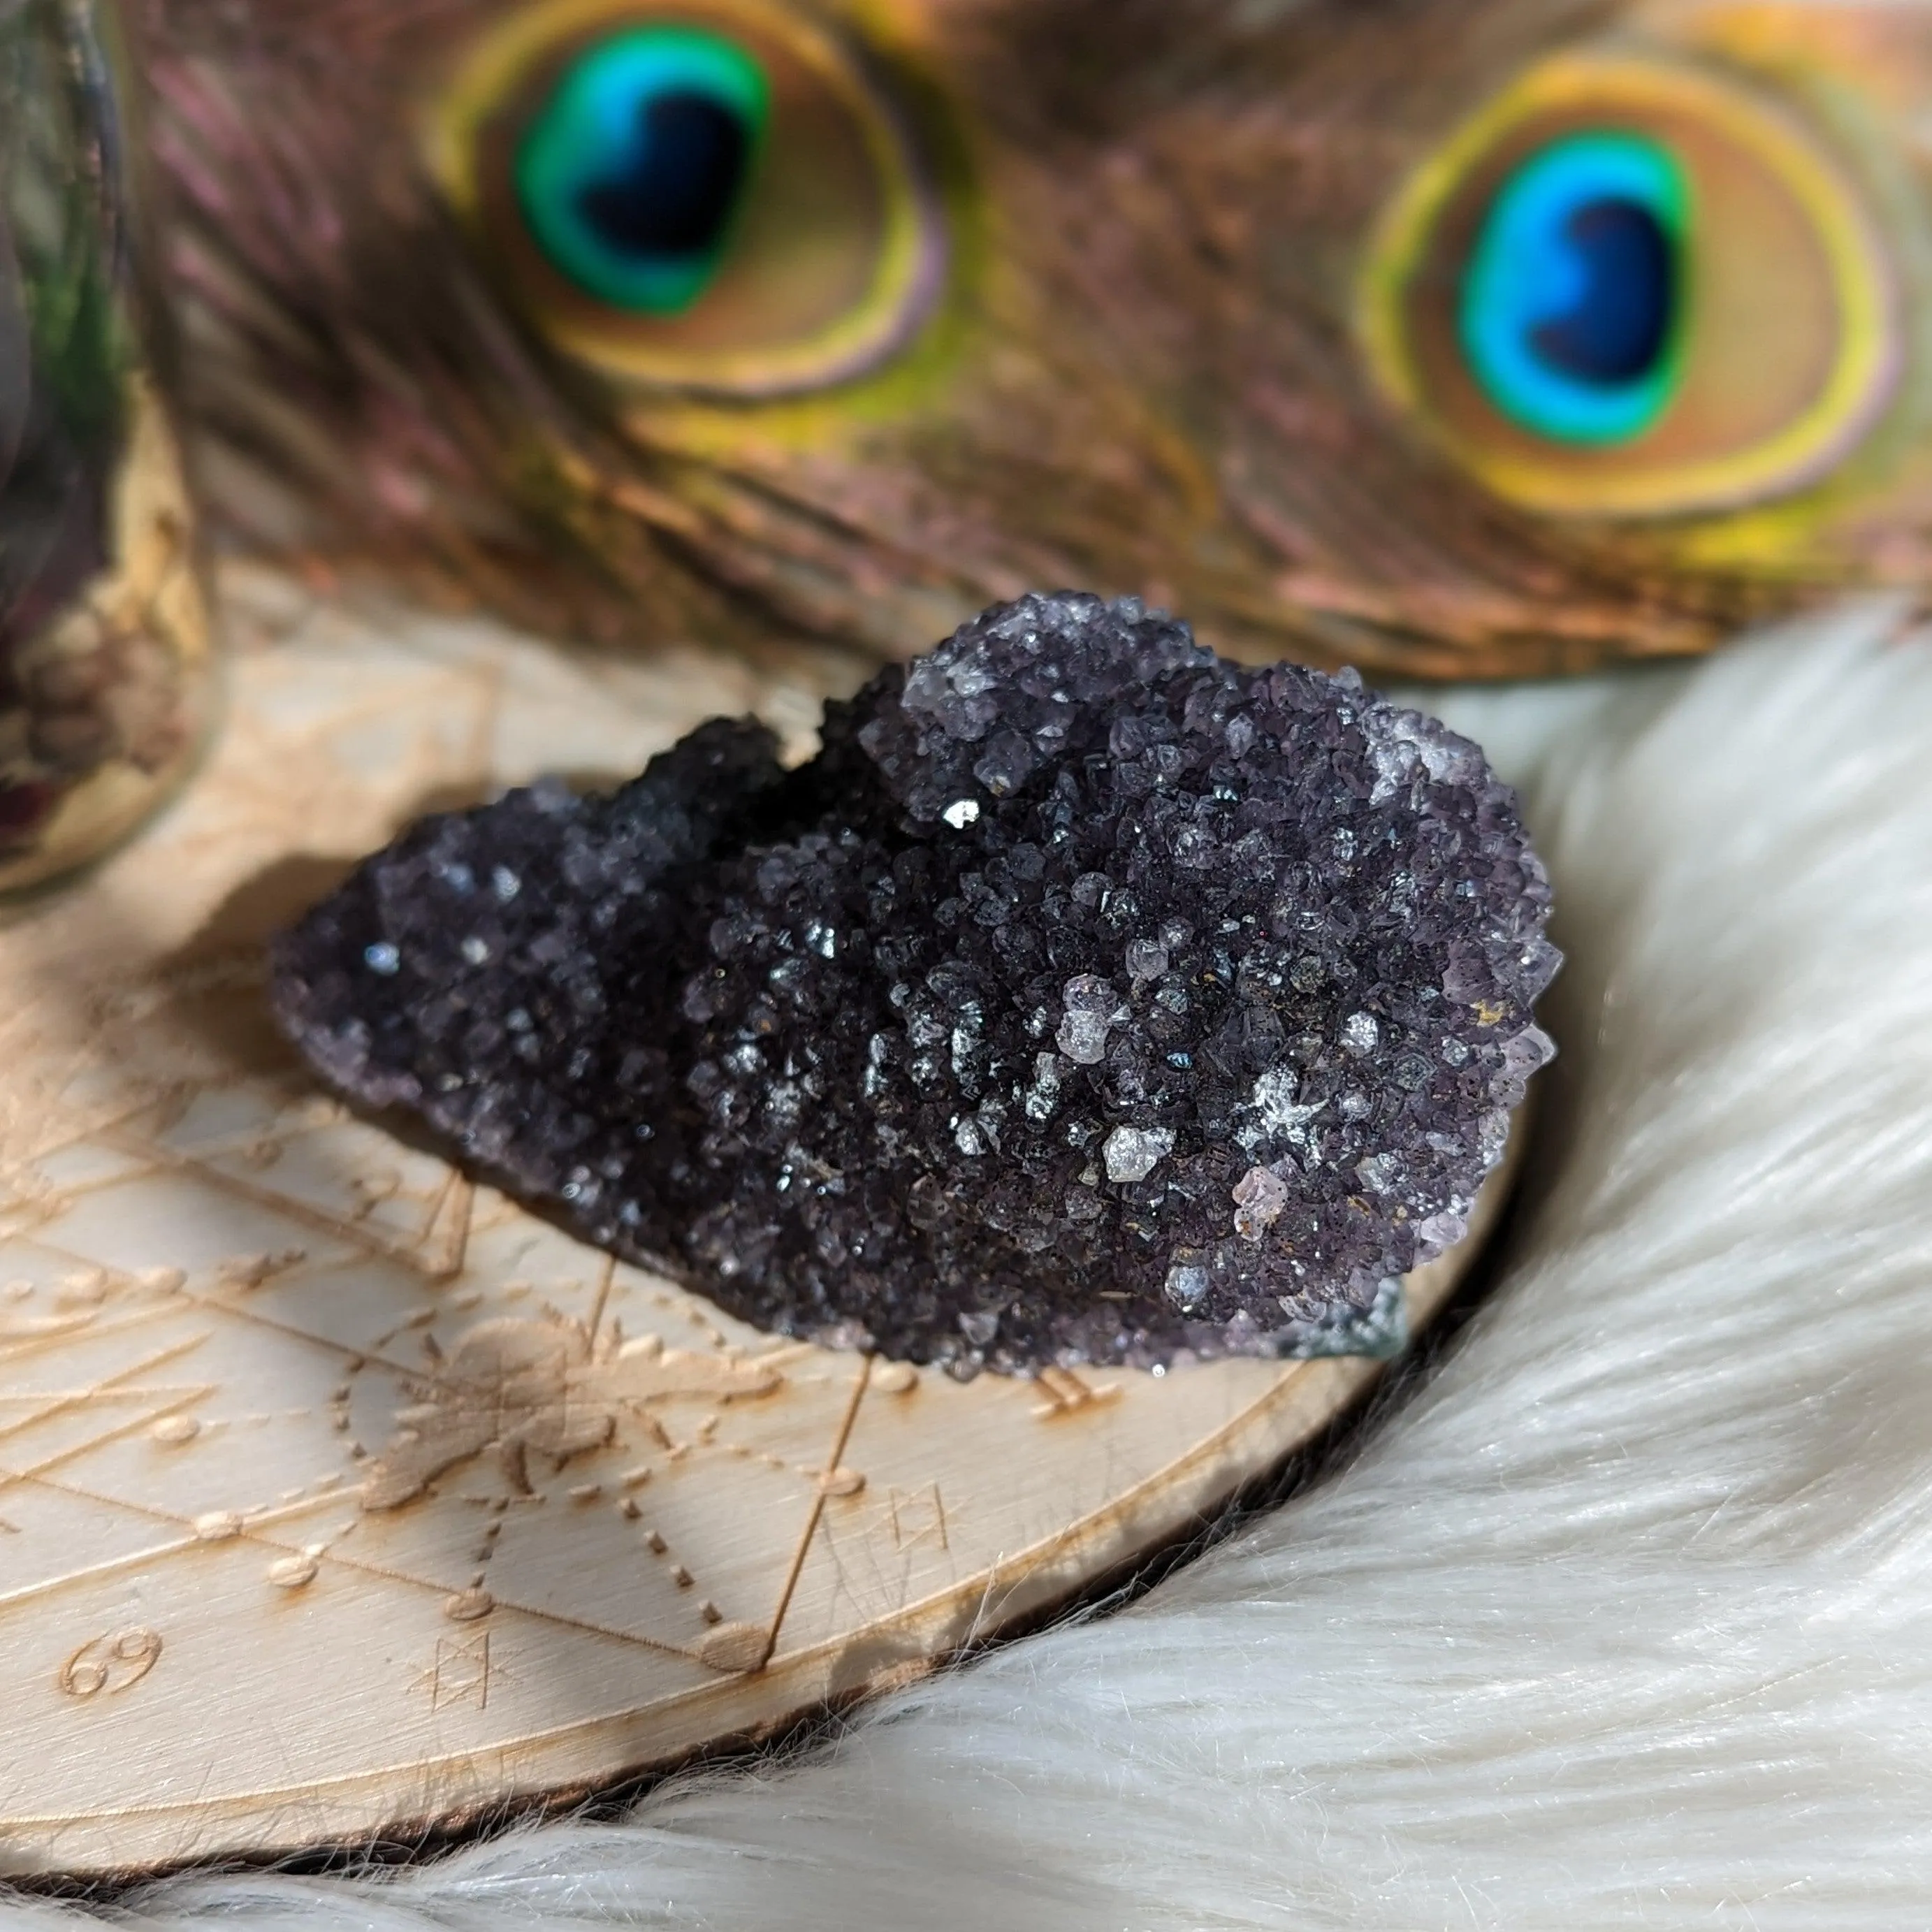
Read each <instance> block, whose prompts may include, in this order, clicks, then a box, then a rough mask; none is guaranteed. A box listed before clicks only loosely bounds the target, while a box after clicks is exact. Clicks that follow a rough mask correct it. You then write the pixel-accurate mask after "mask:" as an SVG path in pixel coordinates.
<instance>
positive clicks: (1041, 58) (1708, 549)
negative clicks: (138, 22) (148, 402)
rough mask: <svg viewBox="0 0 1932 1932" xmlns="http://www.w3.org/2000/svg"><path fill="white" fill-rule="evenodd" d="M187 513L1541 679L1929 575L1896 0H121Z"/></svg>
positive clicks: (785, 590) (757, 630) (1919, 282)
mask: <svg viewBox="0 0 1932 1932" xmlns="http://www.w3.org/2000/svg"><path fill="white" fill-rule="evenodd" d="M148 5H149V10H150V13H151V23H150V24H151V44H152V46H153V48H154V71H155V77H156V84H157V92H158V94H159V96H160V115H159V124H158V127H157V137H156V138H157V142H158V143H159V148H160V155H161V159H162V161H163V166H164V169H165V172H166V174H167V175H168V176H169V178H171V181H172V188H173V199H174V205H175V211H176V217H177V232H176V240H175V272H176V275H177V278H178V282H179V284H180V286H181V288H182V290H183V291H184V296H186V298H187V305H188V307H189V309H190V315H191V317H192V320H193V347H194V350H195V352H196V353H195V354H194V356H193V362H192V368H193V376H194V391H195V403H196V410H197V412H198V414H199V418H200V419H201V422H202V425H203V428H204V430H205V432H206V436H207V439H208V443H209V445H210V456H209V468H210V474H211V476H212V478H213V479H214V483H215V486H216V495H217V500H218V502H220V505H221V506H222V509H223V516H224V518H225V520H226V524H227V526H228V529H229V533H230V535H231V538H232V539H233V540H234V541H242V542H245V543H248V544H252V545H254V546H257V547H263V548H266V549H268V550H272V551H277V552H281V553H285V554H287V553H293V554H299V555H301V556H304V557H305V558H308V559H319V560H322V561H323V562H327V563H328V564H329V565H331V566H332V567H333V566H337V565H344V564H350V565H362V564H373V565H378V566H380V567H382V568H386V569H388V570H390V571H408V572H410V573H413V574H414V575H415V576H416V578H417V579H418V580H419V582H422V583H423V584H424V586H425V587H426V588H428V589H434V590H437V591H439V592H448V593H450V594H463V595H471V596H479V597H481V598H483V599H484V600H485V601H488V602H490V603H493V604H497V605H499V606H501V607H504V608H505V609H507V610H510V611H511V612H513V613H516V614H517V615H520V616H523V617H526V618H527V619H534V620H535V621H537V622H541V623H542V624H543V625H545V626H546V627H547V628H553V629H556V628H565V629H569V630H571V631H577V632H578V633H580V634H586V635H590V636H593V637H600V638H604V639H609V640H619V641H630V640H637V641H640V642H642V641H650V640H658V639H662V638H665V637H689V636H700V637H704V638H706V639H707V640H742V639H750V638H757V637H800V636H816V637H823V638H826V639H829V640H836V641H839V642H843V643H859V644H861V645H862V646H866V647H868V648H871V649H878V650H882V651H886V652H898V651H901V650H903V649H906V648H908V647H910V646H916V645H917V644H918V643H920V642H922V641H923V640H928V639H930V638H931V637H934V636H936V635H938V634H941V633H942V632H944V631H945V630H946V629H947V628H949V627H950V625H952V624H953V623H954V622H956V621H957V620H958V619H959V618H960V617H961V616H962V615H963V614H964V613H967V612H968V611H970V610H974V609H977V608H978V607H980V605H982V604H985V603H986V602H988V601H992V600H993V599H995V598H1003V597H1007V596H1010V595H1015V594H1016V593H1018V592H1019V591H1021V590H1022V589H1024V588H1025V587H1027V586H1037V585H1040V584H1060V583H1078V584H1081V585H1083V586H1092V587H1094V588H1095V589H1100V590H1102V591H1104V592H1109V593H1114V594H1136V595H1142V596H1144V597H1145V598H1148V599H1149V600H1150V601H1155V602H1158V603H1163V604H1171V605H1172V606H1173V607H1176V608H1178V609H1181V610H1185V611H1186V612H1187V613H1189V614H1190V616H1193V618H1194V619H1196V621H1197V622H1198V623H1199V625H1200V627H1201V628H1202V631H1204V633H1205V634H1207V635H1208V636H1210V637H1212V638H1213V639H1214V640H1215V641H1216V642H1217V643H1218V644H1220V646H1223V648H1224V649H1230V650H1232V651H1234V652H1237V653H1238V654H1241V655H1247V656H1250V657H1268V656H1276V655H1298V656H1301V657H1304V658H1316V659H1318V660H1320V659H1326V660H1331V661H1332V660H1334V659H1337V658H1347V659H1349V660H1351V661H1355V662H1358V663H1361V664H1365V665H1369V666H1372V667H1375V668H1376V669H1378V670H1382V671H1384V672H1390V673H1413V674H1422V675H1430V676H1438V675H1442V676H1466V675H1472V674H1475V675H1491V674H1515V673H1542V672H1547V671H1552V670H1568V669H1574V668H1580V667H1585V666H1587V665H1589V664H1594V663H1596V662H1598V661H1602V660H1604V659H1605V658H1612V657H1619V656H1625V655H1646V654H1658V653H1668V652H1687V651H1694V650H1697V649H1702V648H1704V647H1705V646H1708V645H1709V644H1710V643H1712V642H1714V641H1715V640H1717V639H1718V638H1719V637H1721V636H1723V635H1724V634H1726V633H1727V631H1729V630H1730V629H1732V628H1734V627H1735V626H1736V624H1737V623H1738V622H1740V621H1742V620H1743V619H1747V618H1749V617H1751V616H1754V615H1757V614H1758V613H1763V612H1766V611H1769V610H1775V609H1777V608H1780V607H1786V606H1788V605H1791V604H1797V603H1800V602H1802V601H1805V600H1807V599H1810V598H1817V597H1818V596H1820V595H1823V594H1825V593H1827V592H1831V591H1832V590H1835V589H1839V588H1841V587H1843V586H1849V585H1856V584H1861V583H1907V584H1916V583H1920V582H1921V581H1924V580H1925V579H1926V578H1927V576H1928V575H1932V558H1928V556H1927V514H1926V513H1927V509H1928V508H1932V380H1928V377H1927V350H1928V349H1932V335H1928V331H1929V330H1932V159H1928V155H1927V151H1926V149H1925V147H1924V135H1923V127H1924V118H1925V113H1926V110H1927V107H1928V106H1932V5H1927V4H1923V0H1891V4H1883V0H1874V4H1870V5H1858V4H1851V0H1816V3H1815V4H1800V0H1622V4H1613V0H815V4H814V3H813V0H273V4H269V0H263V4H260V5H248V4H247V0H148Z"/></svg>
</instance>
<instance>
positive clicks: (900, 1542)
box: [886, 1483, 952, 1550]
mask: <svg viewBox="0 0 1932 1932" xmlns="http://www.w3.org/2000/svg"><path fill="white" fill-rule="evenodd" d="M886 1523H887V1525H888V1526H889V1528H890V1529H891V1531H892V1547H893V1548H894V1549H895V1550H916V1549H917V1548H918V1547H919V1545H920V1544H922V1543H926V1544H935V1545H937V1546H938V1547H939V1548H940V1549H941V1550H948V1549H950V1548H951V1547H952V1546H951V1545H950V1544H949V1543H948V1542H947V1538H946V1502H945V1499H944V1498H943V1497H942V1496H941V1495H940V1493H939V1485H938V1484H937V1483H929V1484H927V1485H926V1487H925V1488H924V1489H922V1490H892V1491H891V1492H890V1493H889V1494H888V1495H887V1496H886Z"/></svg>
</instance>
